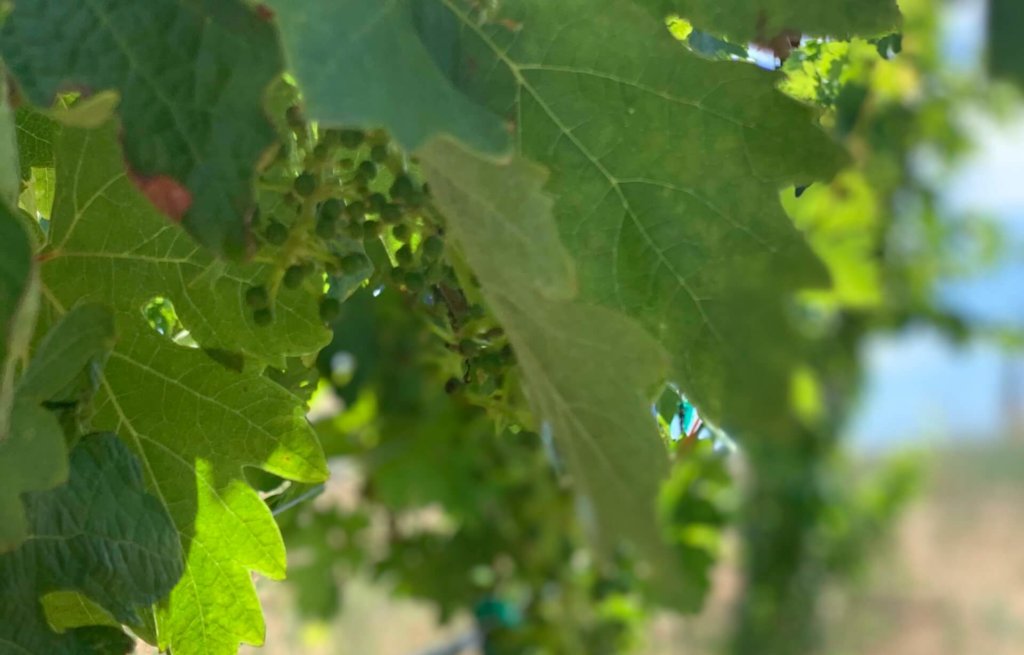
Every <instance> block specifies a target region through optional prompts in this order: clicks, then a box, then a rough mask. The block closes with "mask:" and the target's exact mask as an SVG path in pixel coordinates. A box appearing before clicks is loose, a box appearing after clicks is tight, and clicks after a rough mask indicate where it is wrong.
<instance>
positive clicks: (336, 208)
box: [320, 198, 345, 221]
mask: <svg viewBox="0 0 1024 655" xmlns="http://www.w3.org/2000/svg"><path fill="white" fill-rule="evenodd" d="M344 210H345V203H343V202H342V201H341V200H338V199H337V198H328V199H327V200H324V202H323V204H322V205H320V217H321V218H326V219H328V220H331V221H335V220H338V217H339V216H341V212H342V211H344Z"/></svg>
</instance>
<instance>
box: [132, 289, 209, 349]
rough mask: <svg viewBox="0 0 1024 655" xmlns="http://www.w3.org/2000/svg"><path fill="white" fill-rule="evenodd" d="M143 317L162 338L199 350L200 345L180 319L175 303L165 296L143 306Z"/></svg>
mask: <svg viewBox="0 0 1024 655" xmlns="http://www.w3.org/2000/svg"><path fill="white" fill-rule="evenodd" d="M142 316H143V318H145V319H146V323H148V324H149V327H151V328H153V331H154V332H156V333H157V334H159V335H160V336H162V337H166V338H167V339H169V340H171V341H173V342H174V343H176V344H178V345H179V346H185V347H186V348H198V347H199V344H198V343H196V341H195V339H193V338H192V335H191V333H189V331H188V329H186V328H185V326H184V324H182V322H181V319H179V318H178V313H177V312H176V311H175V310H174V303H172V302H171V301H170V299H168V298H165V297H163V296H154V297H153V298H150V299H149V300H148V301H146V302H145V303H144V304H143V305H142Z"/></svg>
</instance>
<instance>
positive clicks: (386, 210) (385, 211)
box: [380, 202, 402, 225]
mask: <svg viewBox="0 0 1024 655" xmlns="http://www.w3.org/2000/svg"><path fill="white" fill-rule="evenodd" d="M380 220H382V221H384V222H385V223H387V224H388V225H394V224H395V223H397V222H399V221H400V220H402V208H401V207H399V206H398V205H395V204H392V203H390V202H389V203H388V204H386V205H384V206H383V207H381V209H380Z"/></svg>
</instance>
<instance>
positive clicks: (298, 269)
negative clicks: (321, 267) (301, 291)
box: [282, 264, 309, 289]
mask: <svg viewBox="0 0 1024 655" xmlns="http://www.w3.org/2000/svg"><path fill="white" fill-rule="evenodd" d="M307 274H309V268H308V267H306V266H305V265H303V264H294V265H292V266H289V267H288V268H287V269H286V270H285V272H284V279H283V280H282V282H284V285H285V286H286V287H288V288H289V289H297V288H299V286H300V285H301V284H302V281H303V280H305V279H306V275H307Z"/></svg>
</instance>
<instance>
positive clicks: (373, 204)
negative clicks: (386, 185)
mask: <svg viewBox="0 0 1024 655" xmlns="http://www.w3.org/2000/svg"><path fill="white" fill-rule="evenodd" d="M366 203H367V205H368V206H369V207H370V211H371V212H372V213H374V214H379V213H380V210H382V209H384V205H386V204H388V199H387V198H386V197H385V196H384V194H383V193H371V194H370V197H369V198H367V199H366Z"/></svg>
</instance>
